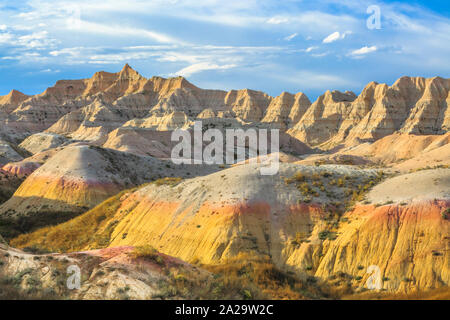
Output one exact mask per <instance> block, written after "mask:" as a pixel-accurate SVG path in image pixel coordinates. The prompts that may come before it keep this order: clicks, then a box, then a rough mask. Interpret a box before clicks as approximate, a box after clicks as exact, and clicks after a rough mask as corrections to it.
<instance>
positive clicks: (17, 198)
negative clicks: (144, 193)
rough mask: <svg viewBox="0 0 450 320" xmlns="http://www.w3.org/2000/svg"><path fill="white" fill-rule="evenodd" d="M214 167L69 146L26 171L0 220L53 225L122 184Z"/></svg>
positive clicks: (124, 186)
mask: <svg viewBox="0 0 450 320" xmlns="http://www.w3.org/2000/svg"><path fill="white" fill-rule="evenodd" d="M214 170H217V167H214V166H210V167H208V166H205V167H203V166H174V165H173V164H172V163H171V162H168V161H160V160H157V159H155V158H152V157H144V156H138V155H133V154H128V153H123V152H118V151H113V150H109V149H103V148H100V147H93V146H87V145H73V146H68V147H66V148H63V149H61V151H59V152H57V153H55V154H54V155H53V156H52V157H51V158H50V159H48V160H47V161H46V162H45V163H44V164H43V165H42V166H40V167H39V168H38V169H37V170H35V171H34V172H33V173H32V174H31V175H29V176H28V177H27V178H26V180H25V181H24V182H23V183H22V184H21V185H20V187H19V188H18V190H17V191H16V192H15V193H14V195H13V197H12V198H11V199H9V200H8V201H7V202H6V203H4V204H3V205H2V206H0V222H1V221H2V220H3V221H8V223H11V224H13V225H16V224H18V223H19V220H20V219H24V218H26V219H27V220H28V223H27V224H26V226H22V227H20V231H22V232H24V231H27V229H28V230H29V229H32V228H35V227H36V226H42V225H46V224H52V219H56V220H57V221H64V220H67V219H68V218H71V217H73V216H74V215H76V214H79V213H81V212H82V211H83V210H87V209H89V208H92V207H93V206H95V205H97V204H98V203H100V202H102V201H103V200H105V199H107V198H109V197H110V196H112V195H114V194H117V193H118V192H119V191H121V190H123V189H128V188H131V187H134V186H138V185H141V184H143V183H145V182H150V181H153V180H157V179H159V178H163V177H167V176H168V177H188V176H196V175H202V174H205V173H210V172H212V171H214ZM11 229H14V228H12V227H11ZM10 231H12V230H10ZM4 235H6V234H4Z"/></svg>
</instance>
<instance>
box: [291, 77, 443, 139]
mask: <svg viewBox="0 0 450 320" xmlns="http://www.w3.org/2000/svg"><path fill="white" fill-rule="evenodd" d="M449 88H450V80H449V79H442V78H439V77H436V78H430V79H425V78H420V77H416V78H412V77H402V78H400V79H399V80H397V81H396V82H395V83H394V84H393V85H392V86H388V85H386V84H377V83H375V82H371V83H370V84H368V85H367V86H366V87H365V88H364V90H363V91H362V92H361V94H360V95H359V96H358V97H355V98H356V99H353V100H352V99H348V98H344V101H340V100H339V98H337V99H336V98H334V97H333V95H332V94H330V93H326V94H325V95H324V96H321V97H319V99H318V100H317V101H316V102H315V103H314V104H313V105H312V106H311V108H310V109H309V110H308V112H307V113H306V114H305V116H304V117H303V118H302V119H301V120H300V121H299V122H298V123H297V125H296V126H295V127H294V128H293V129H291V130H290V131H289V132H290V134H292V135H294V136H295V137H298V138H299V139H301V140H302V141H306V142H308V143H310V144H315V145H317V144H322V143H325V144H324V146H325V147H333V146H336V145H338V144H340V143H343V142H346V143H347V144H357V143H358V142H359V141H375V140H377V139H380V138H383V137H384V136H387V135H390V134H392V133H395V132H401V133H411V134H442V133H445V132H446V131H448V121H449V120H448V117H449V108H448V97H449ZM325 123H326V124H325ZM321 130H323V131H324V132H322V134H321V133H320V132H321Z"/></svg>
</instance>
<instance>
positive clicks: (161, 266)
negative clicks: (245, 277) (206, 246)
mask: <svg viewBox="0 0 450 320" xmlns="http://www.w3.org/2000/svg"><path fill="white" fill-rule="evenodd" d="M0 239H1V237H0ZM135 251H136V250H135V248H133V247H119V248H113V249H102V250H92V251H85V252H75V253H70V254H32V253H28V252H23V251H20V250H16V249H13V248H8V247H6V246H5V245H4V244H2V243H1V242H0V276H1V277H2V278H1V279H2V282H3V283H8V282H9V288H8V289H7V290H3V289H5V288H4V287H1V288H0V299H23V298H24V297H28V298H35V299H84V300H128V299H133V300H152V299H176V300H178V299H210V298H211V297H216V298H218V293H217V290H216V291H214V290H213V289H214V288H216V287H217V286H219V285H220V283H219V280H216V279H215V278H214V277H213V275H212V274H211V273H210V272H208V271H206V270H203V269H201V268H199V267H196V266H193V265H190V264H188V263H186V262H184V261H181V260H179V259H176V258H173V257H170V256H167V255H164V254H161V253H158V252H155V253H153V254H152V255H151V256H148V257H145V256H144V257H136V256H135ZM71 266H72V267H73V266H78V267H79V268H80V271H81V272H82V282H81V288H80V289H79V290H69V289H68V288H67V285H66V283H67V277H68V276H70V275H72V274H73V271H70V272H68V271H67V270H68V268H70V267H71ZM205 283H208V284H209V285H210V286H209V287H207V286H205ZM201 284H203V285H201ZM3 291H6V293H5V292H3ZM11 291H12V292H13V293H11ZM8 294H9V295H8ZM225 297H228V298H230V299H240V298H242V295H241V294H240V292H239V291H238V290H234V291H233V290H230V291H228V292H227V293H226V294H225Z"/></svg>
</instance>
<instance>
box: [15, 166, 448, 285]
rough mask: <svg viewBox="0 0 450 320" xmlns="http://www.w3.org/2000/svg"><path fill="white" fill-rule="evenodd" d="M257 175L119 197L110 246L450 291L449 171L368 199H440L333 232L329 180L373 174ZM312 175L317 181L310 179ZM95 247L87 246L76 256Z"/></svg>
mask: <svg viewBox="0 0 450 320" xmlns="http://www.w3.org/2000/svg"><path fill="white" fill-rule="evenodd" d="M258 169H259V167H258V166H257V165H254V164H242V165H239V166H236V167H233V168H231V169H227V170H224V171H221V172H218V173H214V174H211V175H208V176H205V177H197V178H195V179H189V180H186V181H183V182H180V183H179V184H177V185H160V186H157V185H154V184H150V185H147V186H145V187H142V188H140V189H138V190H136V191H134V192H129V193H127V194H124V195H123V196H121V197H120V199H119V198H116V199H115V200H114V201H116V203H115V204H114V205H112V204H109V205H108V208H110V207H115V208H116V209H115V210H116V211H115V213H113V212H109V213H108V214H109V215H110V219H111V221H112V220H117V221H118V223H117V225H115V226H114V228H113V230H112V232H111V237H110V239H111V241H110V242H109V243H108V244H107V246H109V247H116V246H127V245H133V246H134V245H144V244H151V245H152V246H154V247H158V248H160V250H161V251H162V252H163V253H165V254H170V255H173V256H175V257H178V258H181V259H184V260H186V261H194V260H195V261H200V262H201V263H204V264H212V265H215V264H218V263H219V264H220V263H224V262H225V261H227V259H230V258H235V257H238V256H239V255H240V254H242V253H246V254H250V253H251V254H255V255H257V256H258V255H259V256H269V257H270V260H271V262H273V263H274V264H276V265H277V266H279V267H281V268H284V269H287V270H291V271H294V272H296V273H297V274H298V275H304V276H308V275H315V276H317V277H319V278H320V279H322V280H324V281H326V280H329V279H330V278H331V277H334V278H340V279H341V281H343V280H342V279H344V280H345V279H348V280H345V281H350V282H351V285H352V286H353V287H361V288H362V287H365V283H366V281H367V278H368V276H369V274H366V271H367V268H368V267H369V266H371V265H375V266H378V268H379V270H380V277H381V280H382V286H383V287H384V288H385V289H387V290H388V291H390V292H411V291H414V290H426V289H431V288H438V287H442V286H446V285H447V286H448V284H449V283H450V273H449V271H450V270H449V266H448V252H447V251H446V246H447V242H448V232H449V228H450V225H449V220H447V219H446V218H444V217H443V215H442V212H443V211H444V210H446V209H447V208H449V205H450V203H449V200H448V195H445V194H443V193H442V190H444V189H445V188H447V187H448V184H449V180H448V176H449V175H448V171H449V170H446V171H442V172H441V171H435V170H430V174H429V173H427V172H425V173H420V174H419V175H420V176H418V177H415V174H411V175H405V176H404V177H402V176H400V177H396V178H392V179H388V180H386V181H385V182H383V183H382V184H380V185H379V186H377V187H376V188H377V189H374V190H372V191H371V192H370V193H369V197H368V198H369V199H373V197H372V196H371V194H372V193H373V195H374V196H376V195H378V194H379V190H386V199H387V196H388V195H394V192H393V191H392V190H396V189H399V188H401V186H398V187H397V188H395V187H393V185H395V184H398V180H399V179H400V180H402V179H404V178H405V177H406V178H408V179H411V182H412V183H411V185H410V186H409V187H411V188H413V189H414V185H415V183H417V182H418V181H421V183H424V184H426V183H431V184H433V181H434V179H435V177H436V175H438V176H441V177H446V180H445V181H444V182H442V183H440V184H438V185H437V186H436V187H435V188H434V189H436V190H438V193H436V194H435V196H436V197H437V199H436V200H434V199H433V198H434V196H433V195H431V196H430V197H426V198H417V197H414V195H413V197H407V198H404V197H403V198H402V197H401V192H402V191H401V190H400V191H399V198H395V199H394V198H393V200H394V201H395V202H394V203H392V204H391V205H377V206H375V203H374V204H372V205H360V204H359V205H357V206H356V207H355V208H354V209H352V210H351V211H349V212H347V213H346V214H344V215H343V218H345V219H338V220H337V221H336V223H334V224H333V223H331V224H330V219H331V218H330V217H331V216H332V215H333V211H334V210H335V209H333V208H335V207H334V204H333V203H334V202H333V201H331V199H330V198H329V197H328V196H327V195H326V194H327V193H333V194H335V195H337V197H338V198H339V199H341V200H342V199H345V195H344V194H345V190H346V189H347V188H346V187H339V186H336V185H335V184H332V183H331V184H330V181H331V180H332V179H336V180H337V179H339V177H344V176H347V178H346V181H348V182H347V183H346V184H347V185H350V181H352V183H355V182H357V181H360V182H362V183H365V182H363V181H370V180H371V179H373V177H374V176H375V175H376V171H375V170H357V169H352V168H349V167H348V166H335V165H331V166H320V167H316V166H301V165H294V164H285V163H283V164H281V165H280V176H274V177H268V176H261V175H259V173H258ZM442 170H443V169H442ZM299 172H301V173H302V176H301V177H300V178H302V177H305V178H304V179H305V180H301V181H303V182H306V183H310V182H312V181H314V182H315V183H319V182H322V183H323V184H324V185H325V186H326V189H325V191H321V190H319V189H317V190H318V191H317V195H314V196H313V197H312V201H311V202H309V201H307V200H306V198H307V196H305V195H303V194H302V193H301V192H300V191H299V189H298V188H297V187H296V186H295V184H292V183H290V182H286V180H284V179H282V177H286V178H289V177H293V176H294V175H295V174H296V173H299ZM325 173H327V174H325ZM433 174H434V175H433ZM308 176H309V177H315V178H314V180H310V178H307V177H308ZM300 178H298V179H300ZM302 179H303V178H302ZM308 181H310V182H308ZM402 181H403V180H402ZM404 181H408V180H404ZM303 182H301V183H303ZM383 184H385V185H386V186H387V187H383ZM440 185H443V187H441V188H439V186H440ZM392 188H394V189H392ZM441 189H442V190H441ZM442 198H445V199H442ZM117 201H118V202H117ZM374 201H375V200H374ZM403 201H407V203H406V204H403ZM94 210H95V209H94ZM93 212H94V211H92V212H87V213H86V214H85V215H83V216H82V219H88V218H89V215H90V214H94V213H93ZM75 223H77V222H75ZM67 229H70V228H68V227H67V225H61V226H60V227H56V228H54V229H52V230H50V232H51V235H49V236H48V237H42V235H41V236H39V231H38V232H37V233H36V234H30V235H24V236H21V237H20V238H17V239H16V240H15V241H14V243H15V244H18V245H20V246H31V245H33V244H39V245H42V246H44V247H49V248H53V247H54V246H55V244H56V243H59V245H60V246H62V247H68V246H70V245H73V242H71V240H70V237H66V234H67V232H68V231H66V230H67ZM42 232H43V231H41V233H42ZM99 232H101V231H99ZM94 238H96V237H94ZM33 239H34V240H33ZM52 239H53V240H52ZM61 239H67V240H61ZM95 245H96V244H95V243H93V242H91V243H89V242H85V243H84V244H82V247H81V248H78V249H89V248H91V246H95ZM347 277H348V278H347ZM359 277H360V278H359Z"/></svg>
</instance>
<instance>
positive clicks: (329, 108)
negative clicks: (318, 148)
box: [288, 91, 356, 145]
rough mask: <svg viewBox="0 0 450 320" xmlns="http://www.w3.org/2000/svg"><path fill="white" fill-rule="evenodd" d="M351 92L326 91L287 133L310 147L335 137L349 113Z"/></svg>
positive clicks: (352, 99)
mask: <svg viewBox="0 0 450 320" xmlns="http://www.w3.org/2000/svg"><path fill="white" fill-rule="evenodd" d="M355 99H356V95H355V94H354V93H353V92H345V93H342V92H339V91H332V92H331V91H327V92H326V93H325V94H324V95H322V96H320V97H319V98H318V99H317V101H316V102H314V103H313V104H312V105H311V107H310V108H308V110H307V111H306V112H305V114H304V115H303V117H302V118H301V119H300V121H299V122H298V123H297V124H296V125H295V126H294V127H293V128H292V129H290V130H289V131H288V132H289V133H290V134H292V135H293V136H294V137H296V138H298V139H299V140H301V141H305V142H306V143H308V144H310V145H318V144H321V143H323V142H325V141H327V140H329V139H331V138H332V137H333V136H334V135H336V134H337V133H338V131H339V128H340V126H341V124H342V121H343V119H346V118H347V117H348V116H349V114H350V113H351V111H352V109H351V106H352V102H353V101H354V100H355Z"/></svg>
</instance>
